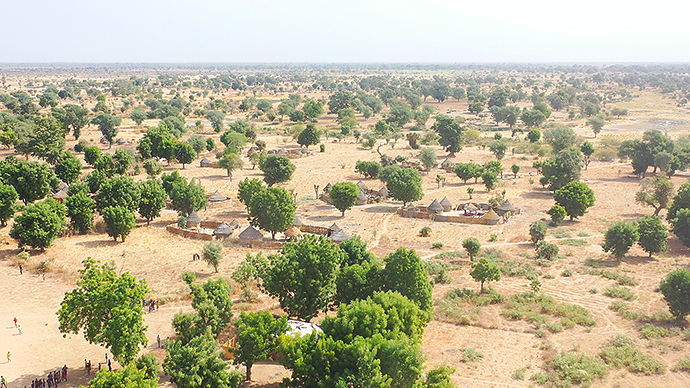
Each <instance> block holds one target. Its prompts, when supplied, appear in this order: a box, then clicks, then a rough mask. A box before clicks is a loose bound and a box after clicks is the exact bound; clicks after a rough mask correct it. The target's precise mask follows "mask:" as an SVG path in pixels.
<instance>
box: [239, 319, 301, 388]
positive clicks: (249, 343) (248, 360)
mask: <svg viewBox="0 0 690 388" xmlns="http://www.w3.org/2000/svg"><path fill="white" fill-rule="evenodd" d="M235 326H236V327H237V346H236V348H235V359H234V363H235V364H244V365H245V367H246V368H247V373H246V375H245V376H246V380H247V381H251V379H252V366H253V365H254V363H255V362H256V361H260V360H264V359H266V358H267V357H268V355H269V354H270V353H272V352H274V351H275V350H276V347H277V346H278V339H279V338H280V336H281V335H282V334H283V333H285V332H286V331H287V330H288V328H289V327H288V324H287V316H286V315H285V316H282V317H280V318H275V317H273V315H271V313H270V312H268V311H258V312H249V313H246V312H244V311H242V312H241V313H240V318H239V319H238V320H237V321H236V322H235Z"/></svg>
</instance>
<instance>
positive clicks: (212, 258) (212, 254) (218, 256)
mask: <svg viewBox="0 0 690 388" xmlns="http://www.w3.org/2000/svg"><path fill="white" fill-rule="evenodd" d="M201 257H202V258H203V260H204V261H205V262H206V263H207V264H208V265H212V266H213V269H214V270H215V271H216V273H218V265H219V264H220V261H221V260H222V259H223V245H221V244H220V243H217V242H213V241H210V242H207V243H206V244H204V253H203V255H202V256H201Z"/></svg>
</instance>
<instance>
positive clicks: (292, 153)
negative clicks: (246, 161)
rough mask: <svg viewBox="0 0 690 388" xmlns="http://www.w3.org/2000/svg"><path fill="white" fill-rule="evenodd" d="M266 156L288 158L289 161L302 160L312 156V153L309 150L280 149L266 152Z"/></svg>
mask: <svg viewBox="0 0 690 388" xmlns="http://www.w3.org/2000/svg"><path fill="white" fill-rule="evenodd" d="M266 154H268V155H280V156H287V157H288V159H297V158H302V157H305V156H310V155H311V151H310V150H309V149H308V148H299V149H286V148H278V149H272V150H268V151H266Z"/></svg>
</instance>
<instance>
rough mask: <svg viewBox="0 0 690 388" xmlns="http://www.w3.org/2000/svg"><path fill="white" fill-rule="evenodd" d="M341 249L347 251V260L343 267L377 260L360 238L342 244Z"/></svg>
mask: <svg viewBox="0 0 690 388" xmlns="http://www.w3.org/2000/svg"><path fill="white" fill-rule="evenodd" d="M340 249H342V250H343V251H345V254H346V255H347V259H346V260H345V262H344V263H343V267H346V266H348V265H354V264H362V263H365V262H372V261H374V260H375V259H376V256H374V254H373V253H371V252H369V251H367V243H366V242H364V241H363V240H362V239H361V238H360V237H359V236H355V237H352V238H350V239H348V240H345V241H343V242H341V243H340Z"/></svg>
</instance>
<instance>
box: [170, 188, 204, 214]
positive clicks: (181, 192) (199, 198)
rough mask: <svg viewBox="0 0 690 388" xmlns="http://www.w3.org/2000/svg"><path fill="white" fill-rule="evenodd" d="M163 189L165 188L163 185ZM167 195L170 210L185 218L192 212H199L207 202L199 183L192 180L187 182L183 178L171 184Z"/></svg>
mask: <svg viewBox="0 0 690 388" xmlns="http://www.w3.org/2000/svg"><path fill="white" fill-rule="evenodd" d="M164 182H165V181H164ZM163 187H165V183H164V186H163ZM169 195H170V199H171V201H172V208H173V209H174V210H176V211H177V212H178V213H180V214H181V215H183V216H185V217H186V216H188V215H189V213H191V212H192V211H199V210H200V209H201V208H203V207H204V206H206V202H207V198H206V192H205V191H204V188H203V187H201V183H198V184H197V183H194V179H192V180H190V181H189V182H187V181H186V180H185V179H184V178H182V179H181V180H179V181H176V182H175V183H173V185H172V190H170V193H169Z"/></svg>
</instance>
